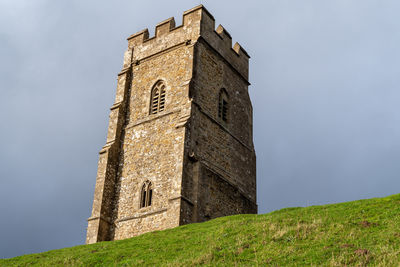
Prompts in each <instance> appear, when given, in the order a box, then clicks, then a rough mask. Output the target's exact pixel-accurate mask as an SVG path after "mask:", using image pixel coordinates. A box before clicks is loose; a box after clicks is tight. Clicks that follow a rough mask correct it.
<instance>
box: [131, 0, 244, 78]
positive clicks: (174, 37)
mask: <svg viewBox="0 0 400 267" xmlns="http://www.w3.org/2000/svg"><path fill="white" fill-rule="evenodd" d="M199 38H203V39H204V40H205V41H206V43H207V44H208V45H210V46H211V47H212V48H213V49H214V50H215V51H216V52H217V53H219V54H220V55H221V56H222V57H223V58H224V59H225V60H226V61H228V62H229V64H231V65H232V66H233V67H234V68H235V69H236V70H237V71H238V72H239V73H240V74H241V75H242V76H243V77H244V78H245V79H246V80H247V79H248V64H249V58H250V56H249V54H248V53H247V52H246V51H245V50H244V49H243V47H241V46H240V45H239V43H237V42H236V43H235V44H234V45H233V46H232V37H231V35H230V34H229V32H228V31H227V30H226V29H225V28H224V27H223V26H222V25H219V26H218V27H217V28H216V29H215V19H214V17H213V16H212V15H211V13H210V12H209V11H208V10H207V9H206V8H205V7H204V6H203V5H199V6H196V7H194V8H192V9H190V10H187V11H185V12H184V13H183V18H182V24H181V25H179V26H176V25H175V19H174V18H173V17H171V18H169V19H166V20H164V21H162V22H160V23H158V24H157V25H156V27H155V35H154V36H153V37H150V36H149V30H148V29H144V30H142V31H140V32H137V33H135V34H132V35H131V36H129V37H128V38H127V40H128V50H127V51H126V53H125V58H124V67H127V66H128V65H129V64H130V62H131V60H133V61H140V60H141V59H143V58H146V57H149V56H151V55H152V54H155V53H159V52H161V51H163V50H166V49H168V48H171V47H174V46H177V45H180V44H190V43H195V42H196V41H198V40H199ZM132 53H133V54H132Z"/></svg>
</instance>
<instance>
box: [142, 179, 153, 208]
mask: <svg viewBox="0 0 400 267" xmlns="http://www.w3.org/2000/svg"><path fill="white" fill-rule="evenodd" d="M152 198H153V184H152V183H151V182H150V181H146V182H144V183H143V185H142V189H141V192H140V208H145V207H148V206H151V202H152Z"/></svg>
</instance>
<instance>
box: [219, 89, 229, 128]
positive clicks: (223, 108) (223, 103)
mask: <svg viewBox="0 0 400 267" xmlns="http://www.w3.org/2000/svg"><path fill="white" fill-rule="evenodd" d="M228 107H229V106H228V94H227V93H226V90H225V89H224V88H222V89H221V90H220V92H219V102H218V117H219V118H220V119H221V120H223V121H224V122H227V121H228Z"/></svg>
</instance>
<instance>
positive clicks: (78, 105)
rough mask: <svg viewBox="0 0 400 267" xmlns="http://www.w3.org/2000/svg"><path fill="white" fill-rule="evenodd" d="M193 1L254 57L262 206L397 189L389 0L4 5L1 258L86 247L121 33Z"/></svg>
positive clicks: (0, 39)
mask: <svg viewBox="0 0 400 267" xmlns="http://www.w3.org/2000/svg"><path fill="white" fill-rule="evenodd" d="M200 3H202V4H203V5H205V7H206V8H207V9H208V10H209V11H210V12H211V13H212V14H213V15H214V17H215V19H216V26H217V25H218V24H222V25H223V26H224V27H225V28H226V29H227V30H228V31H229V33H230V34H231V35H232V38H233V42H236V41H238V42H239V43H240V44H241V45H242V46H243V47H244V48H245V49H246V51H247V52H248V53H249V54H250V55H251V59H250V82H251V84H252V85H251V86H250V87H249V92H250V96H251V99H252V102H253V109H254V142H255V148H256V154H257V192H258V195H257V198H258V200H257V202H258V205H259V213H266V212H270V211H273V210H277V209H281V208H285V207H298V206H309V205H321V204H327V203H335V202H344V201H351V200H357V199H362V198H372V197H383V196H387V195H391V194H396V193H400V189H399V188H400V179H399V174H400V164H399V162H400V106H399V100H400V90H399V85H400V66H399V65H400V48H399V47H400V30H399V28H400V17H399V16H398V13H399V10H400V2H399V1H397V0H393V1H390V0H385V1H382V0H375V1H372V0H336V1H327V0H303V1H296V0H291V1H289V0H259V1H256V0H248V1H246V2H244V1H235V0H219V1H211V0H209V1H206V0H203V1H199V0H197V1H192V0H170V1H154V0H148V1H132V0H130V1H128V0H114V1H94V0H93V1H92V0H87V1H82V0H59V1H52V0H35V1H31V0H25V1H24V0H1V1H0V122H1V124H0V125H1V126H0V127H1V128H0V129H1V131H0V140H1V141H2V145H1V150H0V214H1V220H0V258H8V257H14V256H18V255H22V254H28V253H36V252H42V251H47V250H52V249H58V248H63V247H69V246H75V245H79V244H83V243H84V241H85V235H86V227H87V221H86V219H87V218H88V217H89V216H90V213H91V207H92V200H93V193H94V186H95V182H96V171H97V160H98V152H99V150H100V149H101V147H102V146H103V145H104V144H105V138H106V133H107V125H108V115H109V108H110V107H111V106H112V104H113V101H114V96H115V90H116V78H117V73H118V72H119V71H120V70H121V68H122V60H123V53H124V51H125V49H126V48H127V41H126V38H127V37H128V36H129V35H131V34H133V33H136V32H138V31H140V30H142V29H144V28H149V31H150V33H151V35H154V28H155V25H156V24H157V23H158V22H161V21H163V20H164V19H167V18H169V17H172V16H174V17H175V20H176V23H177V25H180V24H181V22H182V13H183V12H184V11H185V10H188V9H190V8H192V7H194V6H196V5H198V4H200Z"/></svg>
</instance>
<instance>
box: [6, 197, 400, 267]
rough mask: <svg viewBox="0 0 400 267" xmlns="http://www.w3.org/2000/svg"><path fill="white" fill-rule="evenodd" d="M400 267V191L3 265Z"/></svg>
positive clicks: (26, 257) (33, 256) (194, 226)
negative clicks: (345, 266) (370, 266)
mask: <svg viewBox="0 0 400 267" xmlns="http://www.w3.org/2000/svg"><path fill="white" fill-rule="evenodd" d="M197 264H204V265H211V266H215V265H218V266H220V265H228V266H238V265H240V266H243V265H244V266H253V265H254V266H257V265H261V266H265V265H272V266H285V265H300V266H303V265H305V266H310V265H312V266H320V265H324V266H326V265H328V266H343V265H351V266H354V265H358V266H365V265H373V266H376V265H378V266H400V194H399V195H393V196H389V197H386V198H375V199H367V200H359V201H353V202H347V203H340V204H333V205H324V206H312V207H307V208H288V209H283V210H279V211H275V212H272V213H268V214H263V215H237V216H230V217H224V218H219V219H215V220H211V221H209V222H205V223H199V224H191V225H186V226H182V227H178V228H175V229H170V230H165V231H160V232H153V233H148V234H144V235H141V236H138V237H135V238H131V239H126V240H121V241H113V242H102V243H97V244H93V245H87V246H85V245H82V246H76V247H71V248H65V249H59V250H53V251H48V252H44V253H39V254H31V255H24V256H20V257H16V258H12V259H5V260H0V266H26V265H38V266H57V265H60V266H61V265H62V266H71V265H74V266H75V265H77V266H93V265H98V266H99V265H100V266H101V265H106V266H110V265H111V266H114V265H118V266H119V265H122V266H131V265H132V266H137V265H148V266H154V265H163V266H190V265H197Z"/></svg>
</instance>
